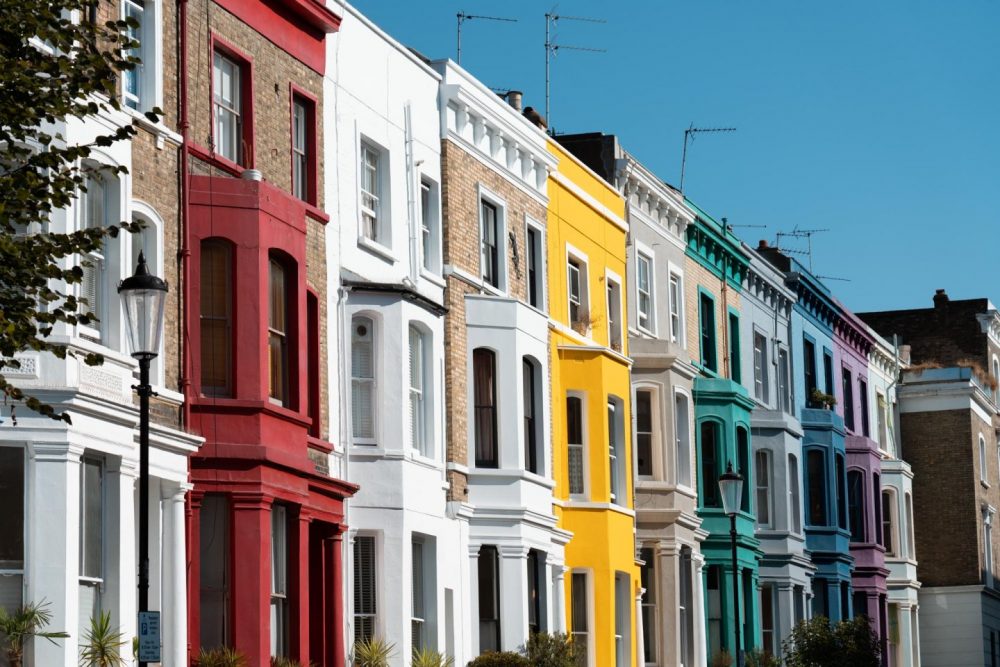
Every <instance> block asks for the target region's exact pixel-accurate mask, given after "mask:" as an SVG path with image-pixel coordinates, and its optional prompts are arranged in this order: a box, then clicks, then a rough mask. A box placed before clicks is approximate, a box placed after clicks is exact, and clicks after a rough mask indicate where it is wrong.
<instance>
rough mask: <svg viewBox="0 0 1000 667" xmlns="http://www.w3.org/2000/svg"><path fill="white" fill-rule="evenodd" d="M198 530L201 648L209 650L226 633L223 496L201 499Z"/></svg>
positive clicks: (226, 561)
mask: <svg viewBox="0 0 1000 667" xmlns="http://www.w3.org/2000/svg"><path fill="white" fill-rule="evenodd" d="M199 527H200V532H199V551H200V564H201V566H200V573H201V581H200V583H199V594H200V606H201V631H200V633H201V647H202V648H205V649H212V648H215V647H217V646H223V645H225V644H226V643H227V641H228V631H229V627H228V617H229V559H230V555H229V503H228V502H227V501H226V498H225V497H224V496H220V495H206V496H205V497H204V498H203V499H202V501H201V511H200V513H199Z"/></svg>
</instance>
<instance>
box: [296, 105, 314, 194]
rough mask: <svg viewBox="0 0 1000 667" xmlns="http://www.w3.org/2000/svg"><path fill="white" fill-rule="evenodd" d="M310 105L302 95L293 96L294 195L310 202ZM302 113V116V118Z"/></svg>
mask: <svg viewBox="0 0 1000 667" xmlns="http://www.w3.org/2000/svg"><path fill="white" fill-rule="evenodd" d="M309 104H310V100H307V99H306V98H305V97H302V96H300V95H294V94H293V95H292V145H291V153H292V156H291V157H292V194H293V195H294V196H295V197H297V198H298V199H300V200H302V201H305V202H308V201H309V177H310V176H312V174H311V173H310V172H311V171H312V170H311V169H310V164H309V163H310V160H309V157H310V155H309V148H310V146H309V131H310V128H309ZM300 111H301V116H300Z"/></svg>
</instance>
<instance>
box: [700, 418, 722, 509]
mask: <svg viewBox="0 0 1000 667" xmlns="http://www.w3.org/2000/svg"><path fill="white" fill-rule="evenodd" d="M718 438H719V425H718V424H717V423H715V422H707V421H706V422H702V423H701V480H700V481H701V498H702V503H703V506H704V507H719V500H720V499H719V484H718V480H719V467H718V463H717V461H718V456H719V454H718V447H719V440H718Z"/></svg>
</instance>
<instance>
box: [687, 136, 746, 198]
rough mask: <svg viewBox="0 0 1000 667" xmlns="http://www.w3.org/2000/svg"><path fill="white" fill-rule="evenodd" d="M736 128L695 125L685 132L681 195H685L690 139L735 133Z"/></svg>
mask: <svg viewBox="0 0 1000 667" xmlns="http://www.w3.org/2000/svg"><path fill="white" fill-rule="evenodd" d="M735 131H736V128H735V127H695V126H694V123H691V126H690V127H689V128H688V129H686V130H684V152H683V153H681V185H680V188H678V189H679V190H680V191H681V194H683V193H684V167H685V166H686V165H687V157H688V139H691V141H694V135H696V134H700V133H702V132H735Z"/></svg>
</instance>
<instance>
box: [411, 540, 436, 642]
mask: <svg viewBox="0 0 1000 667" xmlns="http://www.w3.org/2000/svg"><path fill="white" fill-rule="evenodd" d="M428 551H429V549H427V541H426V540H425V539H424V538H423V537H422V536H420V535H419V534H418V533H412V534H411V537H410V637H411V641H412V637H413V636H414V634H419V637H420V646H419V647H418V646H417V645H415V644H414V645H413V646H412V647H411V648H412V651H411V652H413V651H417V650H419V649H430V648H432V647H431V644H432V643H433V642H430V641H428V640H429V639H430V638H429V637H428V636H427V635H428V634H429V633H428V630H429V629H430V623H429V620H430V619H429V617H428V616H429V615H428V613H427V612H428V611H429V608H428V604H427V593H428V586H427V583H428V581H427V580H428V577H427V576H426V572H427V552H428ZM430 551H433V550H430ZM418 552H419V553H420V562H419V564H418V563H417V553H418ZM418 568H419V571H418ZM418 586H419V589H418ZM432 594H433V593H432ZM418 603H419V604H418ZM418 606H419V609H418ZM417 628H419V630H418V632H417V633H415V632H414V630H415V629H417Z"/></svg>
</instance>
